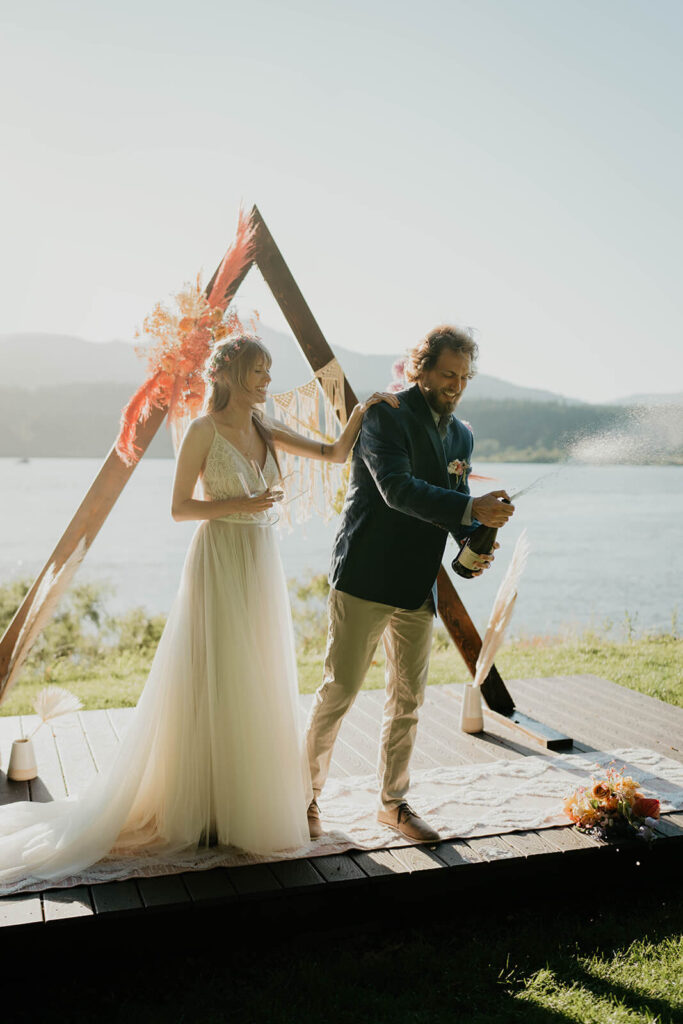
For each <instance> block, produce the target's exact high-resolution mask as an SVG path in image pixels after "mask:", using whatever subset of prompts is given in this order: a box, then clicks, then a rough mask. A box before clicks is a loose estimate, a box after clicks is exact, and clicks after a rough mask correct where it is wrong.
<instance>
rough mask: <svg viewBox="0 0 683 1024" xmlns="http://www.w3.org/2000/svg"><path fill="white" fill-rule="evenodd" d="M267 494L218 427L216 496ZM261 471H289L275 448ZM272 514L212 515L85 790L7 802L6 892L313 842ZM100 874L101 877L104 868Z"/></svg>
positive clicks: (209, 467) (0, 875) (1, 863)
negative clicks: (201, 853) (139, 682)
mask: <svg viewBox="0 0 683 1024" xmlns="http://www.w3.org/2000/svg"><path fill="white" fill-rule="evenodd" d="M238 474H241V475H242V477H243V478H244V479H245V480H246V481H247V483H248V484H249V486H250V487H251V488H252V490H258V489H260V488H259V481H258V478H257V472H256V469H255V467H254V466H253V465H252V464H250V463H249V462H248V461H247V460H246V459H245V458H244V457H243V456H242V454H241V453H240V452H239V451H238V450H237V449H236V448H235V447H233V446H232V445H231V444H230V442H229V441H227V440H226V439H225V438H223V437H222V436H221V435H220V434H219V433H218V432H217V431H216V433H215V436H214V438H213V442H212V444H211V448H210V450H209V453H208V455H207V459H206V464H205V468H204V474H203V479H202V485H203V490H204V495H205V497H206V498H209V499H223V498H228V497H235V496H237V495H242V494H243V493H244V491H243V489H242V486H241V483H240V480H239V476H238ZM263 475H264V476H265V478H266V481H267V482H268V484H269V485H272V484H273V483H274V482H275V481H276V479H277V476H278V473H277V467H276V465H275V460H274V458H273V456H272V454H271V453H270V451H269V452H268V455H267V458H266V463H265V465H264V467H263ZM266 519H267V516H265V515H264V514H263V513H261V514H258V515H247V516H241V517H234V516H231V517H226V518H225V519H221V520H212V521H206V522H202V523H201V524H200V525H199V527H198V528H197V531H196V533H195V534H194V537H193V539H192V542H191V544H190V548H189V551H188V553H187V557H186V559H185V565H184V567H183V571H182V577H181V581H180V587H179V590H178V594H177V596H176V598H175V601H174V603H173V606H172V608H171V611H170V614H169V617H168V622H167V624H166V628H165V629H164V632H163V636H162V637H161V640H160V642H159V646H158V649H157V652H156V655H155V657H154V661H153V664H152V668H151V671H150V674H149V677H148V680H147V683H146V685H145V688H144V691H143V693H142V695H141V697H140V700H139V702H138V705H137V709H136V711H135V715H134V719H133V724H132V725H131V727H130V730H129V732H128V733H127V734H126V736H125V737H124V739H123V741H122V744H121V746H120V748H119V751H118V752H117V755H116V758H115V760H114V762H113V763H112V764H111V765H110V766H109V767H108V768H106V769H105V770H104V771H103V772H102V773H101V774H100V775H99V776H98V777H97V778H96V779H95V780H94V782H93V783H92V784H91V785H90V786H89V787H88V789H87V790H86V791H85V793H84V794H83V795H82V796H80V797H74V798H69V799H62V800H56V801H54V802H52V803H27V802H20V803H15V804H10V805H6V806H3V807H0V891H2V892H4V893H7V892H10V891H19V890H20V889H22V888H29V887H35V883H36V882H37V881H40V880H45V881H46V882H50V881H52V882H57V881H59V880H60V879H64V878H69V877H71V876H73V875H76V874H77V873H79V872H80V873H82V872H83V869H84V868H86V867H89V866H91V865H95V864H96V862H98V861H100V860H101V859H102V858H104V857H106V856H108V855H109V857H111V855H114V856H116V857H118V856H120V855H123V856H124V858H125V859H128V858H132V859H135V858H136V857H141V858H143V859H145V858H146V859H147V860H148V861H149V858H150V854H154V853H155V852H156V851H158V852H159V854H161V855H162V856H163V857H164V858H166V859H168V857H169V855H172V853H173V851H181V850H188V849H193V848H195V849H196V848H197V847H198V846H200V845H206V844H209V843H210V842H212V843H216V842H217V843H218V844H220V845H223V846H227V845H230V846H233V847H238V848H240V849H242V850H246V851H249V852H251V853H257V854H268V853H274V852H276V851H279V850H284V849H288V848H299V847H302V846H305V845H306V844H307V843H308V842H309V834H308V826H307V820H306V807H307V803H308V801H309V799H310V795H311V794H310V781H309V780H308V779H307V774H306V773H307V769H306V767H305V763H304V759H303V757H302V754H301V738H300V729H299V720H298V715H299V711H298V698H297V684H296V663H295V655H294V643H293V635H292V624H291V614H290V607H289V600H288V595H287V587H286V581H285V578H284V574H283V571H282V565H281V562H280V557H279V552H278V550H277V544H276V538H275V536H274V534H273V530H272V527H270V526H268V525H267V523H266V522H265V520H266ZM93 877H97V873H96V872H95V874H94V875H93Z"/></svg>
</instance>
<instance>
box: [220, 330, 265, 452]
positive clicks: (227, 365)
mask: <svg viewBox="0 0 683 1024" xmlns="http://www.w3.org/2000/svg"><path fill="white" fill-rule="evenodd" d="M259 359H265V362H266V367H267V368H268V369H270V367H271V364H272V362H273V360H272V358H271V355H270V352H269V351H268V349H267V348H266V346H265V345H264V344H263V342H262V341H261V340H260V338H257V337H255V336H254V335H251V334H240V335H239V336H238V337H236V338H231V339H230V341H223V342H219V343H218V344H217V345H214V347H213V349H212V351H211V355H210V356H209V358H208V359H207V361H206V365H205V367H204V382H205V384H206V397H205V400H204V411H205V412H209V413H211V412H220V411H221V409H225V407H226V406H227V405H229V404H230V397H231V395H232V393H233V391H246V382H247V374H248V373H249V371H250V370H253V368H254V366H255V365H256V363H257V362H258V361H259ZM252 418H253V422H254V426H255V427H256V429H257V431H258V432H259V434H260V435H261V437H262V438H263V440H264V441H265V443H266V445H267V446H268V448H269V449H270V451H271V452H272V453H273V458H274V459H275V465H276V466H277V467H278V470H279V469H280V464H279V462H278V458H277V453H276V451H275V446H274V444H273V435H272V433H271V431H270V430H269V429H268V427H267V426H266V424H265V423H264V421H263V415H262V413H260V412H256V411H254V413H253V414H252Z"/></svg>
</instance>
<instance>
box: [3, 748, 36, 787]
mask: <svg viewBox="0 0 683 1024" xmlns="http://www.w3.org/2000/svg"><path fill="white" fill-rule="evenodd" d="M37 775H38V766H37V764H36V755H35V753H34V750H33V741H32V740H15V741H14V743H13V744H12V753H11V754H10V758H9V765H8V766H7V778H8V779H13V780H14V781H15V782H27V781H28V780H29V779H35V778H36V777H37Z"/></svg>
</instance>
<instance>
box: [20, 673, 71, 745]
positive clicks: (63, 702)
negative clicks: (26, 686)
mask: <svg viewBox="0 0 683 1024" xmlns="http://www.w3.org/2000/svg"><path fill="white" fill-rule="evenodd" d="M82 707H83V704H82V703H81V699H80V697H76V695H75V694H73V693H71V692H70V691H69V690H65V689H64V688H63V687H62V686H46V687H44V689H42V690H40V691H39V693H37V694H36V699H35V700H34V702H33V709H34V711H35V713H36V714H37V715H38V717H39V718H40V722H39V723H38V725H37V726H36V727H35V729H34V730H33V732H32V733H31V736H30V737H29V739H31V737H33V736H35V734H36V733H37V732H38V730H39V729H40V727H41V726H42V725H45V723H46V722H51V721H52V720H53V719H54V718H59V717H60V715H69V714H71V713H72V712H74V711H80V710H81V708H82Z"/></svg>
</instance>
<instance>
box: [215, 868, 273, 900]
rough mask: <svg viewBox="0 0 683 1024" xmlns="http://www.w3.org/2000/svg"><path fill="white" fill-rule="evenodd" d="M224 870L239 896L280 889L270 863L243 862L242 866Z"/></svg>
mask: <svg viewBox="0 0 683 1024" xmlns="http://www.w3.org/2000/svg"><path fill="white" fill-rule="evenodd" d="M226 871H227V872H228V878H229V879H230V881H231V883H232V885H234V887H235V891H236V892H238V893H239V894H240V895H241V896H250V895H252V894H253V893H260V892H277V891H278V890H280V889H282V886H281V885H280V883H279V882H278V880H277V878H276V877H275V875H274V874H273V872H272V871H271V865H270V864H245V865H244V866H243V867H235V868H226Z"/></svg>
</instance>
